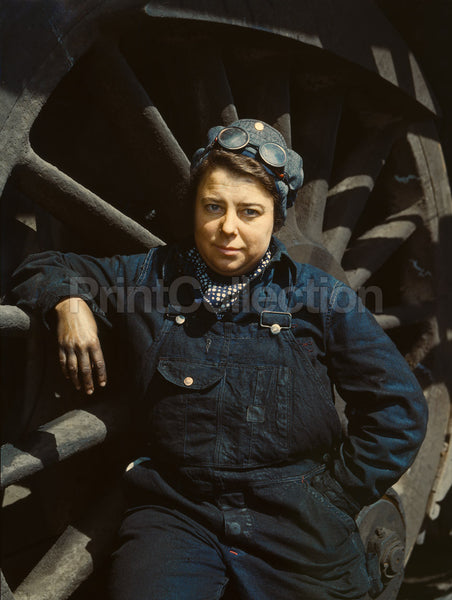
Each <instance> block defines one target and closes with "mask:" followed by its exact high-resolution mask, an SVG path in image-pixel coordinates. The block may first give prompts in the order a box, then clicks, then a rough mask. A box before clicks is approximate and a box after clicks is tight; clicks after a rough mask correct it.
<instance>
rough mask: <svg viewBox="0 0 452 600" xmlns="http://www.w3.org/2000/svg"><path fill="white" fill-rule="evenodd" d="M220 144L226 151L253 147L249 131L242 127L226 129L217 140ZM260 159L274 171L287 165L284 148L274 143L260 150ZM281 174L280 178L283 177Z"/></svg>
mask: <svg viewBox="0 0 452 600" xmlns="http://www.w3.org/2000/svg"><path fill="white" fill-rule="evenodd" d="M216 141H217V142H218V144H219V145H220V146H221V147H222V148H224V149H225V150H243V148H246V146H248V145H250V146H253V147H255V148H256V147H257V146H254V144H250V136H249V134H248V132H247V131H245V130H244V129H242V128H241V127H225V129H222V130H221V131H220V133H219V134H218V137H217V138H216ZM257 149H258V153H259V157H260V158H261V160H262V162H263V163H264V164H265V165H267V166H268V167H270V168H272V169H283V168H284V166H285V165H286V163H287V154H286V151H285V150H284V148H283V147H282V146H280V145H279V144H275V143H274V142H265V143H264V144H261V145H260V146H259V147H258V148H257ZM282 176H283V175H282V174H279V177H282Z"/></svg>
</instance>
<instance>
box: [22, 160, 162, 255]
mask: <svg viewBox="0 0 452 600" xmlns="http://www.w3.org/2000/svg"><path fill="white" fill-rule="evenodd" d="M14 183H15V185H16V186H17V187H18V188H19V189H20V190H21V191H22V192H23V193H24V194H26V195H27V196H28V197H29V198H31V199H32V200H34V201H36V202H37V203H38V204H39V205H40V206H42V207H43V208H45V209H46V210H48V211H49V212H50V213H51V214H52V215H53V216H54V217H56V218H57V219H59V220H60V221H61V222H62V223H64V224H65V225H67V226H68V227H70V228H71V229H75V230H76V231H77V232H79V233H81V234H83V235H84V236H85V237H88V238H89V239H90V241H91V242H92V243H93V244H94V246H95V247H97V248H101V249H102V250H103V251H105V252H109V253H118V252H137V251H140V250H141V251H143V250H146V249H149V248H151V247H153V246H158V245H162V244H163V242H162V240H160V239H159V238H158V237H156V236H155V235H153V234H152V233H150V232H149V231H148V230H147V229H145V228H144V227H142V226H141V225H140V224H139V223H137V222H136V221H134V220H133V219H131V218H130V217H128V216H126V215H124V214H123V213H121V212H120V211H119V210H117V209H116V208H114V207H113V206H111V205H110V204H108V203H107V202H105V201H104V200H102V199H101V198H99V196H96V194H93V193H92V192H91V191H90V190H88V189H86V188H85V187H83V186H82V185H80V184H79V183H77V182H76V181H74V180H73V179H71V178H70V177H69V176H68V175H66V174H65V173H63V172H62V171H60V170H59V169H57V167H55V166H54V165H52V164H50V163H48V162H46V161H45V160H43V159H42V158H41V157H40V156H38V155H37V154H36V153H35V152H33V150H31V149H30V150H29V152H28V154H27V156H26V159H25V162H24V163H23V164H21V165H18V166H17V167H16V168H15V170H14Z"/></svg>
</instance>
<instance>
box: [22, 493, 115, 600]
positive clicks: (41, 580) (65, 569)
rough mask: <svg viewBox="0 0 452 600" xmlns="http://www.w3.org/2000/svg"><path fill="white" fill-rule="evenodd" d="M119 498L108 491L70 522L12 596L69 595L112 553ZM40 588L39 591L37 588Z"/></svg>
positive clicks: (51, 599) (55, 599)
mask: <svg viewBox="0 0 452 600" xmlns="http://www.w3.org/2000/svg"><path fill="white" fill-rule="evenodd" d="M122 504H123V502H122V498H121V495H120V494H119V493H118V492H117V491H116V490H114V491H111V490H108V491H107V492H104V494H103V495H102V496H101V497H100V498H98V500H97V502H96V504H95V505H94V507H93V508H90V510H89V512H88V513H87V514H84V516H83V517H82V519H81V521H80V522H79V523H77V524H76V525H75V526H74V525H69V526H68V527H67V528H66V530H65V531H64V532H63V533H62V534H61V535H60V537H59V538H58V539H57V540H56V542H55V543H54V544H53V546H52V547H51V548H50V550H48V552H47V553H46V554H45V555H44V557H43V558H42V559H41V560H40V562H39V563H38V564H37V565H36V566H35V567H34V569H33V570H32V571H31V572H30V573H29V574H28V575H27V577H26V578H25V579H24V580H23V581H22V583H21V584H20V585H19V586H18V587H17V588H16V590H15V592H14V598H15V599H16V600H25V599H30V598H42V597H43V595H42V593H41V592H42V590H45V597H46V598H47V599H48V600H60V599H61V598H69V597H70V596H71V595H72V594H73V593H74V591H75V590H76V589H77V588H78V587H79V586H80V585H81V584H82V583H83V582H84V581H85V580H86V579H87V577H88V576H89V575H90V574H91V573H92V572H93V568H94V565H95V564H96V562H101V561H105V559H106V558H107V556H108V555H109V554H110V552H111V546H112V544H113V542H114V539H115V533H116V530H117V527H118V526H119V523H120V520H121V513H122V510H123V509H122ZM38 590H39V591H38Z"/></svg>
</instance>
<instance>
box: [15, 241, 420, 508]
mask: <svg viewBox="0 0 452 600" xmlns="http://www.w3.org/2000/svg"><path fill="white" fill-rule="evenodd" d="M275 243H276V246H277V250H276V252H275V253H274V255H273V258H272V261H271V264H270V265H269V267H268V268H267V269H266V271H265V273H264V274H263V276H262V277H260V278H258V279H256V280H254V281H253V282H252V283H251V284H250V288H249V293H248V294H245V295H244V296H243V297H242V298H241V301H240V303H239V304H238V305H236V306H235V307H234V306H233V307H232V309H231V310H230V311H229V312H227V313H226V314H225V315H224V316H223V318H222V319H217V318H216V316H215V315H213V314H212V313H209V312H208V311H207V310H206V308H205V307H204V306H203V304H202V301H201V299H200V297H199V290H198V288H197V286H196V282H195V281H194V280H193V278H192V276H191V274H190V273H188V274H182V277H181V273H180V271H179V270H178V266H177V265H178V256H179V250H180V248H179V247H178V246H176V245H172V246H165V247H159V248H153V249H151V250H150V251H149V252H148V253H147V254H139V255H131V256H114V257H112V258H94V257H90V256H84V255H76V254H71V253H69V254H62V253H59V252H43V253H40V254H36V255H32V256H30V257H29V258H28V259H27V260H26V261H25V262H24V263H23V264H22V265H21V266H20V267H19V268H18V269H17V271H16V272H15V274H14V277H13V285H14V289H13V297H14V298H15V299H16V300H17V304H18V306H19V307H21V308H23V309H24V310H26V311H28V312H31V311H33V312H37V313H38V314H39V315H40V316H41V318H42V319H43V322H44V324H45V325H46V326H47V327H49V316H50V313H51V311H52V308H53V307H54V306H55V304H57V303H58V302H59V301H60V300H61V299H63V298H65V297H70V296H79V297H81V298H83V299H84V300H85V301H86V302H87V303H88V305H89V306H90V308H91V310H92V311H93V313H94V315H95V316H96V318H97V319H98V320H100V321H102V322H104V323H105V324H106V325H108V326H113V327H114V328H115V330H116V333H117V336H118V341H119V342H120V343H123V344H126V346H127V349H128V352H127V355H128V359H129V365H130V366H129V368H130V372H131V376H132V378H133V380H134V381H133V383H134V389H135V396H136V398H137V399H138V398H145V399H146V398H148V396H149V389H153V388H152V386H153V385H154V383H155V382H157V384H158V379H156V377H160V383H161V384H162V377H163V379H164V382H165V381H166V383H168V382H170V383H171V382H172V383H173V384H174V385H175V386H176V387H177V386H179V387H181V388H183V386H184V385H185V384H184V383H183V379H182V382H180V381H179V379H180V378H181V377H182V375H184V373H183V372H182V370H181V371H180V372H178V371H177V365H178V364H179V363H178V359H183V360H190V361H191V363H190V364H191V367H190V368H191V372H190V373H189V375H190V376H192V379H195V380H196V381H198V380H201V381H202V380H203V377H204V379H205V381H204V383H205V385H204V387H203V386H202V385H200V386H199V389H198V392H197V393H198V395H199V394H201V396H202V393H203V392H202V390H203V389H205V390H207V391H206V393H205V397H208V396H209V394H210V391H209V390H210V389H211V386H212V385H213V384H215V385H217V384H218V381H220V379H221V378H222V377H223V374H222V373H220V372H218V377H217V379H216V380H215V378H214V377H213V375H212V372H213V371H212V369H213V368H214V367H215V368H219V367H220V366H221V365H222V364H223V363H222V362H221V360H222V359H221V356H220V354H221V352H222V351H223V350H222V348H224V343H225V342H224V335H225V332H228V331H229V332H233V336H232V337H231V340H232V342H230V351H231V352H232V353H233V355H234V356H235V357H240V354H242V356H243V358H242V363H243V364H244V365H245V367H249V370H250V371H253V370H254V371H256V372H257V371H259V368H260V371H259V372H260V377H261V379H260V380H259V379H255V380H254V379H253V381H255V384H253V385H255V387H256V386H258V385H260V386H261V388H262V390H263V393H264V391H265V388H268V386H269V385H270V379H269V377H273V375H271V372H270V370H268V371H266V368H267V367H271V366H272V365H273V364H274V365H275V368H276V369H277V372H276V376H275V378H274V379H275V382H276V383H275V385H276V387H274V388H272V389H275V390H279V391H277V394H279V396H280V397H281V398H285V400H284V402H286V404H287V406H292V407H293V408H292V409H291V411H290V413H287V414H288V418H289V421H290V423H288V422H287V414H286V413H284V414H282V413H281V412H277V411H276V409H275V410H273V409H272V408H271V406H270V408H269V409H268V411H270V412H271V411H272V410H273V413H272V414H273V417H272V421H271V423H272V425H271V426H272V427H273V430H274V431H277V432H279V433H278V434H277V436H276V437H269V438H265V436H264V437H262V436H261V438H259V436H257V437H255V438H253V439H256V440H257V442H256V444H257V446H256V448H258V450H257V452H258V454H259V456H260V457H262V466H265V464H272V465H274V464H277V463H278V459H279V460H280V461H281V462H282V463H286V464H287V463H288V462H289V463H290V462H296V461H297V459H299V458H309V457H311V456H312V457H317V456H320V455H322V453H323V452H330V453H332V455H333V463H332V467H331V473H332V475H333V477H334V482H333V483H334V484H335V485H338V486H339V487H340V489H341V492H342V493H343V494H344V495H345V496H346V497H347V498H348V500H349V501H350V503H351V505H352V506H353V507H354V508H355V509H357V508H359V507H360V506H363V505H364V504H368V503H370V502H372V501H374V500H376V499H378V498H379V497H381V495H382V494H384V492H385V491H386V490H387V488H388V487H390V486H391V485H392V484H393V483H395V482H396V481H397V480H398V479H399V477H400V476H401V475H402V474H403V473H404V472H405V471H406V470H407V469H408V467H409V466H410V465H411V464H412V462H413V460H414V458H415V456H416V454H417V451H418V449H419V447H420V445H421V443H422V440H423V438H424V435H425V431H426V424H427V405H426V401H425V398H424V396H423V393H422V390H421V388H420V386H419V385H418V383H417V381H416V379H415V377H414V375H413V374H412V373H411V371H410V369H409V367H408V365H407V363H406V362H405V360H404V359H403V357H402V356H401V355H400V353H399V352H398V350H397V348H396V347H395V345H394V344H393V342H392V341H391V340H390V339H389V338H388V336H387V335H386V334H385V333H384V332H383V330H382V329H381V328H380V326H379V325H378V324H377V323H376V321H375V319H374V317H373V316H372V315H371V313H370V312H369V311H368V310H367V309H365V307H364V306H363V305H362V303H361V301H360V299H359V298H358V296H357V295H356V294H355V293H354V292H353V291H352V290H351V289H350V288H349V287H348V286H346V285H345V284H344V283H342V282H340V281H338V280H336V279H335V278H334V277H332V276H331V275H328V274H327V273H325V272H323V271H321V270H320V269H317V268H315V267H313V266H311V265H308V264H300V263H296V262H294V261H293V260H292V259H291V258H290V257H289V255H288V253H287V251H286V249H285V248H284V246H283V245H282V244H281V243H280V242H279V241H278V240H275ZM181 316H182V317H183V318H181ZM178 322H181V323H180V324H182V328H180V327H179V328H178ZM271 324H273V325H274V324H277V325H279V326H280V327H282V329H281V330H280V331H279V332H278V333H277V334H274V333H272V331H271V330H270V328H269V325H271ZM190 327H192V328H194V329H193V331H192V333H190ZM277 329H278V328H277ZM195 330H196V331H195ZM220 330H221V332H222V338H221V340H222V341H221V344H222V345H221V344H220V342H219V343H218V345H217V346H215V344H213V345H212V348H211V349H209V347H208V346H209V342H208V341H206V340H207V339H209V340H212V339H213V340H215V339H217V338H215V335H216V334H218V333H219V332H220ZM170 332H173V333H171V335H169V334H170ZM193 332H195V333H193ZM196 332H197V333H196ZM209 332H210V334H211V335H210V336H207V334H209ZM201 333H202V335H201ZM178 336H179V337H180V336H185V337H183V338H182V341H181V340H180V341H179V342H178V345H176V346H172V344H173V343H177V338H178ZM206 336H207V337H206ZM201 337H202V343H201V342H199V344H198V346H197V345H196V343H194V342H193V343H192V341H190V345H187V348H188V350H187V351H186V356H185V355H184V356H183V357H181V356H174V353H175V352H176V353H177V352H179V350H180V348H183V347H184V343H185V342H184V340H186V341H187V342H188V341H189V340H191V339H192V340H193V339H195V338H196V339H198V340H200V339H201ZM218 339H220V338H218ZM241 339H242V341H240V340H241ZM244 340H247V341H246V343H245V342H244ZM253 344H254V345H253ZM282 344H285V346H284V349H283V345H282ZM216 352H217V353H218V357H217V359H218V360H216V359H215V353H216ZM206 353H207V354H206ZM206 357H207V359H206ZM172 358H173V359H174V360H172ZM198 358H202V361H201V362H200V360H198ZM205 359H206V360H207V363H206V361H205ZM256 361H257V363H256ZM206 364H207V366H208V367H209V369H210V370H208V371H207V370H206ZM256 364H258V366H259V368H257V367H254V365H256ZM197 365H198V366H197ZM228 373H229V374H228V375H227V377H226V378H224V377H223V380H224V381H225V382H226V383H225V385H229V386H230V387H231V389H234V387H235V388H241V386H248V387H247V388H246V389H243V394H242V396H243V395H245V396H247V397H248V396H249V394H250V385H249V381H248V380H249V378H248V379H247V377H246V376H245V378H244V377H243V369H242V368H241V369H238V370H236V371H234V369H233V368H231V369H229V371H228ZM234 373H236V375H234ZM266 373H267V375H266ZM209 377H210V378H211V379H208V378H209ZM266 377H267V379H266ZM151 380H152V383H151ZM150 385H151V388H150ZM162 385H163V384H162ZM271 385H273V383H272V384H271ZM333 385H334V386H335V388H336V390H337V392H338V393H339V394H340V396H341V397H342V398H343V400H344V401H345V403H346V416H347V418H348V431H347V434H346V435H343V434H342V432H341V427H340V423H339V419H338V416H337V413H336V411H335V409H334V394H333ZM195 387H196V385H195ZM162 389H163V391H161V393H162V394H164V393H165V389H166V388H162ZM193 392H195V390H194V389H193ZM191 393H192V392H191ZM253 393H254V392H253ZM272 393H273V392H272ZM275 393H276V392H275ZM171 394H172V395H171ZM268 395H269V394H267V396H268ZM270 395H271V394H270ZM179 396H180V394H179V395H177V394H175V393H173V392H170V394H169V396H168V397H169V398H174V399H175V401H177V398H179ZM201 396H200V397H201ZM193 397H194V398H196V397H197V396H196V395H195V396H193ZM250 402H251V404H250V406H248V408H247V420H248V421H249V422H250V423H251V424H250V425H249V426H250V427H251V428H254V430H256V431H258V429H256V428H258V427H259V423H260V422H261V421H262V420H264V417H262V410H263V409H262V407H260V406H259V404H260V400H257V401H256V402H255V403H254V404H253V402H252V401H250ZM269 402H271V399H270V400H269ZM294 404H295V406H294ZM162 406H164V405H162ZM169 406H170V404H169V403H168V402H167V408H168V407H169ZM171 406H176V405H175V404H173V405H171ZM278 406H279V404H278ZM278 410H279V411H280V408H278ZM268 411H267V414H269V413H268ZM192 417H193V418H194V419H196V418H197V416H196V414H193V415H192ZM201 417H202V415H201ZM188 418H189V417H188ZM162 423H163V425H162ZM154 425H156V426H157V428H158V427H162V426H163V428H164V427H165V425H164V420H163V421H161V422H160V423H159V422H157V423H156V424H155V423H154ZM225 427H226V428H227V427H228V425H227V424H223V428H225ZM229 427H230V428H231V429H233V428H234V424H233V423H232V425H231V424H229ZM195 429H196V427H195ZM289 429H290V434H289V433H288V431H289ZM281 430H283V431H285V432H286V433H284V435H283V436H281V435H280V431H281ZM166 433H170V432H165V431H163V432H162V435H161V439H162V440H164V439H165V435H166ZM157 437H158V436H157ZM231 440H232V441H231ZM253 443H254V442H253ZM184 444H185V443H184ZM233 445H234V437H233V435H232V434H231V438H230V445H229V447H232V446H233ZM269 445H270V446H272V451H271V452H268V448H269ZM273 446H274V448H273ZM225 448H226V450H224V451H223V454H224V455H227V447H226V446H225ZM184 452H185V454H183V456H188V458H189V459H190V457H191V460H192V461H196V460H197V458H196V457H197V455H195V454H193V452H192V453H191V454H190V452H191V451H185V450H184ZM181 456H182V454H181ZM250 456H251V455H248V458H247V459H246V460H245V459H244V460H243V461H242V462H240V460H241V459H240V460H239V459H238V458H237V456H235V458H234V460H235V461H237V460H239V462H236V464H234V465H233V467H234V468H238V467H240V466H242V467H243V469H246V468H248V467H249V465H250V464H254V463H249V462H248V463H247V460H248V461H249V460H250ZM178 458H179V457H176V459H178ZM209 460H210V459H209ZM253 460H254V459H253ZM266 461H267V462H266ZM209 464H210V463H209Z"/></svg>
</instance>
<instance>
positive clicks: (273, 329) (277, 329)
mask: <svg viewBox="0 0 452 600" xmlns="http://www.w3.org/2000/svg"><path fill="white" fill-rule="evenodd" d="M270 331H271V332H272V333H273V335H278V333H279V332H280V331H281V325H278V323H273V325H272V326H271V327H270Z"/></svg>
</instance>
